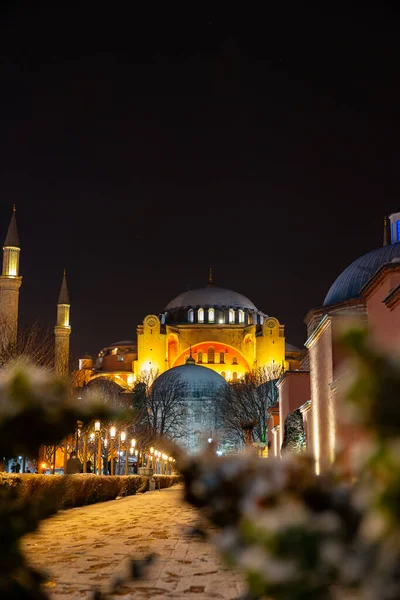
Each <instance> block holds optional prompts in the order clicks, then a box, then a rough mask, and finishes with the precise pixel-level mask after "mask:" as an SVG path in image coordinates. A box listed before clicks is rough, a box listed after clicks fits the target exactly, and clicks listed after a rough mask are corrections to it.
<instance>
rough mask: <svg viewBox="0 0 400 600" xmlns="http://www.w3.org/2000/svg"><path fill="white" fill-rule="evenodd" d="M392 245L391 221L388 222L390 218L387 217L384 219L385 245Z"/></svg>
mask: <svg viewBox="0 0 400 600" xmlns="http://www.w3.org/2000/svg"><path fill="white" fill-rule="evenodd" d="M390 243H391V240H390V229H389V221H388V218H387V217H386V216H385V217H383V245H384V246H389V245H390Z"/></svg>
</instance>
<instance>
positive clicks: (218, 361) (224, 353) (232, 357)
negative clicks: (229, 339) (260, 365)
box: [172, 340, 251, 379]
mask: <svg viewBox="0 0 400 600" xmlns="http://www.w3.org/2000/svg"><path fill="white" fill-rule="evenodd" d="M189 353H190V349H189V348H187V349H186V350H184V351H183V352H181V354H179V356H178V357H177V358H176V360H175V362H174V363H173V365H172V366H173V367H178V366H180V365H184V364H185V362H186V359H187V358H188V356H189ZM192 356H193V358H194V359H195V361H196V364H198V365H201V366H202V367H208V368H210V369H212V370H213V371H216V372H217V373H220V374H222V373H224V375H223V376H224V377H225V378H227V379H230V378H233V377H234V376H233V373H235V374H236V375H235V378H236V377H237V378H240V377H241V376H242V375H243V374H244V373H249V372H250V371H251V368H250V366H249V363H248V362H247V360H246V359H245V358H244V356H243V354H242V353H241V352H240V351H239V350H237V349H236V348H233V347H232V346H228V345H227V344H222V343H221V342H214V341H212V340H210V341H207V342H201V343H199V344H196V345H195V346H192ZM200 357H201V358H200ZM210 357H211V359H212V357H214V360H213V361H212V360H211V362H209V359H210Z"/></svg>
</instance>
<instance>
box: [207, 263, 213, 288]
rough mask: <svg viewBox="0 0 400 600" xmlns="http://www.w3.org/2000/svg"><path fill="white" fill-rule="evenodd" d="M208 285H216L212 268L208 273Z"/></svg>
mask: <svg viewBox="0 0 400 600" xmlns="http://www.w3.org/2000/svg"><path fill="white" fill-rule="evenodd" d="M208 285H209V286H210V285H214V284H213V273H212V268H211V267H210V268H209V271H208Z"/></svg>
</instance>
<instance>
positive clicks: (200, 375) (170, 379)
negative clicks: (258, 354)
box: [153, 364, 228, 399]
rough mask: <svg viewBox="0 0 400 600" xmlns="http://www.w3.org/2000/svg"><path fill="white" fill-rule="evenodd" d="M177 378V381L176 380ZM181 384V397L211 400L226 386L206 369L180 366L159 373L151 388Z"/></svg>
mask: <svg viewBox="0 0 400 600" xmlns="http://www.w3.org/2000/svg"><path fill="white" fill-rule="evenodd" d="M175 378H179V381H177V379H175ZM175 382H176V383H177V385H179V384H181V383H182V384H183V387H182V397H188V396H190V397H191V398H193V399H201V398H212V397H213V396H215V394H216V392H218V390H219V389H220V388H221V387H222V386H226V385H228V384H227V383H226V381H225V379H224V378H223V377H222V376H221V375H220V374H219V373H216V372H215V371H213V370H212V369H209V368H207V367H201V366H200V365H192V364H186V365H180V366H179V367H173V368H172V369H169V370H168V371H165V372H164V373H161V375H159V376H158V377H157V379H156V380H155V381H154V383H153V386H154V387H158V386H161V388H162V387H164V386H168V385H171V386H173V385H175Z"/></svg>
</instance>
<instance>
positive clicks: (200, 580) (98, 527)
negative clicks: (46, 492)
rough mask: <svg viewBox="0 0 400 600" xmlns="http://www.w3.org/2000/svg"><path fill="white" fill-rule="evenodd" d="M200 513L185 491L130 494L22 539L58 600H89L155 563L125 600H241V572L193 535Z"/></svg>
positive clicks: (70, 514) (64, 516) (77, 511)
mask: <svg viewBox="0 0 400 600" xmlns="http://www.w3.org/2000/svg"><path fill="white" fill-rule="evenodd" d="M195 521H196V513H195V511H194V510H193V509H192V508H191V507H190V506H188V505H187V504H184V503H183V501H182V488H181V487H180V486H174V487H172V488H167V489H162V490H156V491H152V492H146V493H145V494H138V495H136V496H128V497H125V498H120V499H117V500H112V501H109V502H102V503H100V504H93V505H90V506H85V507H82V508H73V509H70V510H66V511H60V512H59V513H57V514H56V515H55V516H54V517H51V518H50V519H47V520H46V521H43V523H42V524H41V526H40V529H39V530H38V531H37V532H36V533H34V534H31V535H29V536H26V537H25V538H24V540H23V547H24V549H25V551H26V552H27V555H28V558H29V559H30V561H31V563H32V564H33V565H35V566H36V567H37V568H40V569H41V570H42V569H45V570H46V571H47V573H48V574H49V576H50V580H49V582H48V584H47V585H46V587H47V590H48V593H49V595H50V597H51V599H52V600H77V599H78V598H80V599H82V598H83V599H89V598H90V596H91V591H92V590H93V589H94V587H99V588H100V589H103V590H106V589H108V584H109V582H110V581H111V580H112V579H113V578H114V577H115V576H117V575H122V574H124V573H126V570H127V565H128V564H129V559H130V558H135V559H140V558H144V557H145V556H146V555H148V554H149V553H150V552H154V553H155V555H156V559H155V562H154V564H153V565H152V566H151V567H150V568H149V570H148V572H147V576H146V578H145V579H144V580H135V581H129V583H128V584H126V585H125V586H124V589H123V590H122V594H121V593H119V595H118V598H119V599H126V600H128V599H132V600H133V599H135V600H136V599H145V598H153V597H158V598H190V597H193V598H196V599H197V598H198V599H199V600H200V599H206V598H216V599H218V598H223V599H228V598H229V599H233V598H237V597H238V596H239V595H240V594H241V593H243V590H244V587H243V582H242V579H241V577H240V575H239V574H237V573H235V572H233V571H231V570H229V569H227V568H226V567H225V566H223V565H222V564H221V562H220V560H219V558H218V556H217V554H216V552H215V550H214V549H213V548H212V546H211V545H210V544H209V543H207V542H204V541H202V540H199V539H198V538H194V537H193V536H192V535H190V534H189V530H190V527H191V526H193V525H194V524H195Z"/></svg>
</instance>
